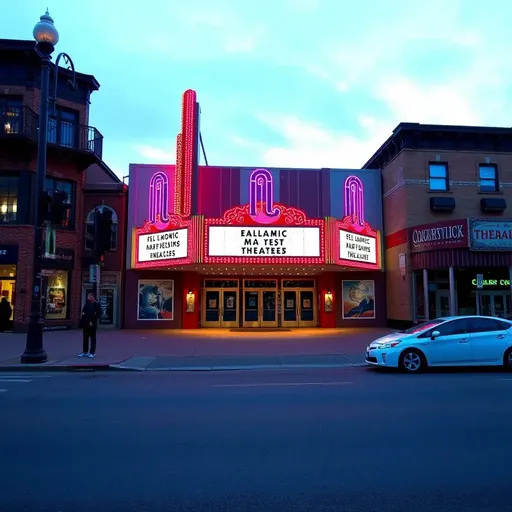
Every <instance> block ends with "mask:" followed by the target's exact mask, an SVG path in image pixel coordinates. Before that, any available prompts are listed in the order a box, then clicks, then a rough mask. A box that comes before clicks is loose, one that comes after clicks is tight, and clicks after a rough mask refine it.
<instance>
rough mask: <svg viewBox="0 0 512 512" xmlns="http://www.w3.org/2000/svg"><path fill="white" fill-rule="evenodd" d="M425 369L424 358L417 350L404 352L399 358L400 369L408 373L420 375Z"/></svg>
mask: <svg viewBox="0 0 512 512" xmlns="http://www.w3.org/2000/svg"><path fill="white" fill-rule="evenodd" d="M426 367H427V362H426V360H425V356H424V355H423V354H422V353H421V352H420V351H419V350H414V349H410V350H404V351H403V352H402V355H401V356H400V368H401V369H402V370H404V371H406V372H408V373H420V372H422V371H423V370H424V369H425V368H426Z"/></svg>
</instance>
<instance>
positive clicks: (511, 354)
mask: <svg viewBox="0 0 512 512" xmlns="http://www.w3.org/2000/svg"><path fill="white" fill-rule="evenodd" d="M503 366H504V367H505V370H508V371H509V372H511V371H512V348H509V349H508V350H507V351H506V352H505V355H504V356H503Z"/></svg>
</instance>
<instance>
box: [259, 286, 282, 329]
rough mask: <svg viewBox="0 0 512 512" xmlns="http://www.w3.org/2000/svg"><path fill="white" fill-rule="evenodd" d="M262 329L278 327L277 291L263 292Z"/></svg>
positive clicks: (261, 301) (261, 297) (261, 298)
mask: <svg viewBox="0 0 512 512" xmlns="http://www.w3.org/2000/svg"><path fill="white" fill-rule="evenodd" d="M260 303H261V317H260V318H261V323H260V325H261V327H277V325H278V322H277V292H276V290H261V292H260Z"/></svg>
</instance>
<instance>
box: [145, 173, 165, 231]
mask: <svg viewBox="0 0 512 512" xmlns="http://www.w3.org/2000/svg"><path fill="white" fill-rule="evenodd" d="M168 221H169V179H168V178H167V175H166V174H165V173H163V172H155V174H153V176H151V180H150V181H149V222H151V223H152V224H155V223H157V222H168Z"/></svg>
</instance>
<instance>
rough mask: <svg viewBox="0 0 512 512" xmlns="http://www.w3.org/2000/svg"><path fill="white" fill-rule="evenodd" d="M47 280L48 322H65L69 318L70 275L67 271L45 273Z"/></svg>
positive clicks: (46, 315) (46, 316)
mask: <svg viewBox="0 0 512 512" xmlns="http://www.w3.org/2000/svg"><path fill="white" fill-rule="evenodd" d="M43 274H44V275H45V280H46V307H45V319H46V320H65V319H66V318H67V316H68V304H69V293H68V284H69V274H68V272H67V271H66V270H47V271H44V272H43Z"/></svg>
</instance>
